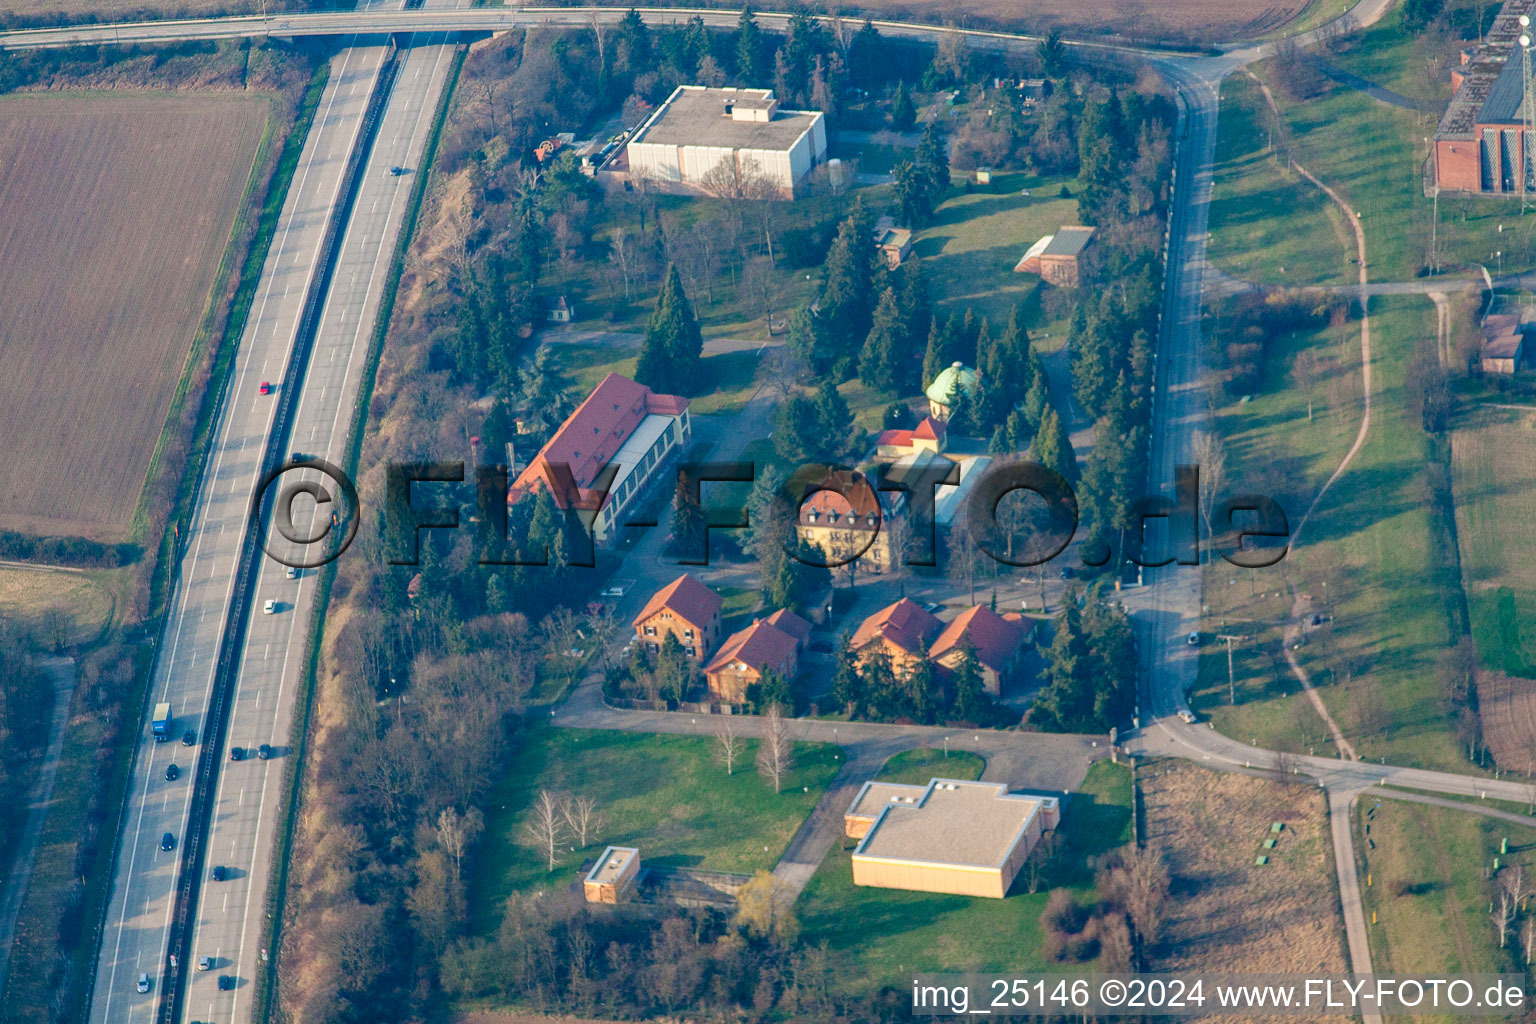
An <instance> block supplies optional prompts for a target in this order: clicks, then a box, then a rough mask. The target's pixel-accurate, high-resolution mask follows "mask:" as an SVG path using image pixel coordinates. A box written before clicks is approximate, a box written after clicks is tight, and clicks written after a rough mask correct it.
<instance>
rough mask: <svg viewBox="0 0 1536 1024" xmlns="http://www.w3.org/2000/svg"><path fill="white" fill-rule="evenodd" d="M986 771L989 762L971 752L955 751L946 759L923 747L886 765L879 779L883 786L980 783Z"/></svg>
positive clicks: (940, 753)
mask: <svg viewBox="0 0 1536 1024" xmlns="http://www.w3.org/2000/svg"><path fill="white" fill-rule="evenodd" d="M986 767H987V762H986V761H985V760H984V759H983V758H982V757H981V755H980V754H973V753H971V752H970V751H968V750H955V751H951V752H950V754H949V756H948V757H945V756H944V751H942V750H935V749H934V748H932V747H919V748H918V749H916V750H903V751H902V752H901V753H899V754H897V755H896V756H895V757H893V758H891V759H890V760H889V761H887V762H885V764H884V766H882V767H881V769H880V771H879V772H878V773H877V774H876V775H875V778H877V779H880V780H881V781H883V782H904V783H906V784H908V785H911V786H926V785H927V784H928V780H930V779H964V780H966V781H971V780H974V779H979V778H981V773H982V771H983V770H985V769H986Z"/></svg>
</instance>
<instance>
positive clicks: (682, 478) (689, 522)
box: [672, 470, 709, 554]
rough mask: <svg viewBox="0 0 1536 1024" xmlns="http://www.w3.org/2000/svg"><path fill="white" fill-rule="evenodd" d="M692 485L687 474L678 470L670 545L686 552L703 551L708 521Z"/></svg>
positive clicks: (676, 549)
mask: <svg viewBox="0 0 1536 1024" xmlns="http://www.w3.org/2000/svg"><path fill="white" fill-rule="evenodd" d="M694 486H695V485H694V483H693V481H692V479H690V477H689V476H688V474H687V473H686V472H683V471H681V470H680V471H679V472H678V474H677V489H676V492H675V493H674V494H673V496H672V545H673V550H674V551H678V552H683V553H688V554H698V553H702V552H703V550H704V540H705V537H706V536H707V533H708V523H709V519H708V517H707V516H706V515H705V514H704V506H703V504H702V503H701V501H700V499H699V497H698V496H696V495H694V494H693V488H694Z"/></svg>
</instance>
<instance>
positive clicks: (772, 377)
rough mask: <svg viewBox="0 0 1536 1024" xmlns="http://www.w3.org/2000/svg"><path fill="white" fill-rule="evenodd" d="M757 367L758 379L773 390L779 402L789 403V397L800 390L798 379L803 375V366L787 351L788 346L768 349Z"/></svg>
mask: <svg viewBox="0 0 1536 1024" xmlns="http://www.w3.org/2000/svg"><path fill="white" fill-rule="evenodd" d="M758 366H759V370H758V374H759V378H760V379H761V381H762V383H764V384H766V385H767V386H768V387H770V388H772V389H773V391H774V393H775V394H777V395H778V396H779V401H781V402H787V401H789V397H790V396H791V395H793V394H795V393H796V392H797V391H799V390H800V378H801V377H802V376H804V375H805V364H804V363H803V362H801V361H800V359H799V358H798V357H796V355H795V354H794V353H793V352H791V351H790V350H789V346H788V345H779V346H776V347H775V348H772V349H770V350H769V351H768V352H767V353H766V354H765V355H764V356H763V359H762V362H761V363H759V364H758Z"/></svg>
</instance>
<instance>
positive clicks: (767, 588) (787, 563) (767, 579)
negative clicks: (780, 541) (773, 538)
mask: <svg viewBox="0 0 1536 1024" xmlns="http://www.w3.org/2000/svg"><path fill="white" fill-rule="evenodd" d="M758 564H759V566H761V569H760V574H761V578H762V581H763V585H762V590H761V593H762V596H763V603H764V604H765V605H767V606H768V607H770V608H788V609H789V610H790V611H794V612H798V611H800V610H802V609H803V608H804V604H805V602H804V600H803V598H802V596H801V587H800V573H799V571H798V567H799V563H797V562H796V561H795V560H794V559H793V558H790V557H789V554H788V553H787V552H785V551H784V549H783V548H781V547H779V546H778V545H777V544H774V546H773V547H772V548H768V549H766V550H764V551H763V552H762V553H760V554H759V556H758Z"/></svg>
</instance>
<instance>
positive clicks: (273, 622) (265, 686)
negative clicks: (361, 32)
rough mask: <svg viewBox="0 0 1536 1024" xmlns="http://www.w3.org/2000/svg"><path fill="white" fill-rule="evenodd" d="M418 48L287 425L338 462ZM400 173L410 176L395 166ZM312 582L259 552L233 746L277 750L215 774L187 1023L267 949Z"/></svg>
mask: <svg viewBox="0 0 1536 1024" xmlns="http://www.w3.org/2000/svg"><path fill="white" fill-rule="evenodd" d="M417 42H423V43H424V44H423V45H415V46H408V47H407V48H406V49H404V51H403V53H402V55H401V56H400V58H399V67H398V68H397V70H396V72H395V75H394V79H393V86H392V90H391V93H390V96H389V99H388V101H387V102H386V105H385V107H384V110H383V114H382V116H381V117H380V120H379V124H378V129H377V134H376V136H375V140H374V143H373V148H372V151H371V153H370V155H369V157H368V161H367V164H366V165H365V169H364V171H363V176H362V179H361V183H360V185H359V187H358V192H357V198H356V201H355V204H354V206H353V209H352V216H351V219H350V222H349V223H348V225H347V229H346V234H345V236H344V238H343V241H342V244H341V247H340V250H339V252H338V255H337V261H336V268H335V272H334V277H333V279H332V283H331V287H330V293H329V296H328V298H327V301H326V304H325V307H324V313H323V315H322V317H321V320H320V325H319V330H318V333H317V336H316V339H315V344H314V349H313V354H312V356H311V360H310V365H309V369H308V373H307V374H306V377H305V382H304V391H303V394H302V395H301V396H300V398H299V405H298V411H297V414H296V416H295V418H294V421H293V431H292V435H291V447H292V448H293V449H294V450H296V451H300V452H303V453H306V454H310V455H318V456H320V457H322V458H324V459H326V460H327V461H329V462H331V463H334V464H340V463H342V462H343V461H344V452H345V449H346V447H347V445H348V441H349V438H348V433H349V428H350V426H351V422H352V413H353V410H354V407H355V403H356V400H357V393H358V387H359V384H360V382H361V380H362V377H363V371H364V366H365V363H366V361H367V356H368V349H369V342H370V340H371V338H372V336H373V331H374V325H375V322H376V320H377V317H378V311H379V303H380V299H381V297H382V295H383V292H384V287H385V283H386V278H387V277H388V271H389V266H390V261H391V258H392V257H393V255H394V252H395V246H396V242H397V240H398V238H399V232H400V227H401V224H402V223H403V221H404V217H405V213H406V206H407V203H408V200H409V197H410V193H411V187H412V182H413V180H414V174H415V173H417V171H418V170H419V168H420V162H421V157H422V154H423V151H424V149H425V147H426V143H427V140H428V137H429V135H430V133H431V129H432V123H433V118H434V115H435V113H436V110H437V107H438V101H439V99H440V97H441V95H442V90H443V87H444V84H445V82H446V79H447V76H448V72H449V70H450V68H451V67H452V52H453V47H452V46H451V45H449V44H447V43H445V42H444V41H443V40H441V39H428V40H425V41H422V40H417ZM396 168H399V169H402V170H404V171H405V172H406V173H397V172H396V171H395V169H396ZM306 475H308V476H311V477H312V478H314V479H317V480H318V479H319V478H318V476H316V475H314V474H310V473H308V472H307V471H306V472H295V473H292V474H285V475H284V477H283V482H284V483H287V482H288V481H289V480H290V479H296V478H303V477H305V476H306ZM313 511H314V508H313V506H312V505H309V504H308V503H307V502H306V504H305V505H304V506H303V507H302V508H301V509H299V510H298V526H299V527H300V531H301V533H303V534H304V535H312V534H313V533H315V532H319V531H318V530H316V529H314V527H313V524H312V523H310V522H308V521H306V520H307V519H308V517H309V516H311V515H312V514H313ZM325 514H326V513H324V512H322V513H321V515H322V516H323V515H325ZM273 536H274V537H276V535H275V534H274V535H273ZM285 546H286V545H285ZM293 554H298V552H297V551H295V552H293ZM289 560H294V561H296V560H298V559H296V558H290V559H289ZM314 579H315V573H314V572H313V571H312V570H306V571H301V572H300V574H299V576H298V578H297V579H290V578H289V577H288V571H287V566H286V565H284V564H283V563H282V562H279V561H276V560H274V559H271V558H267V557H263V558H261V559H260V565H259V567H258V569H257V582H256V594H255V600H254V601H253V602H252V608H253V611H252V616H251V618H252V622H251V623H250V627H249V630H248V632H247V635H246V642H245V649H244V655H243V658H242V660H241V663H240V669H239V675H238V677H237V684H236V689H235V698H234V702H233V706H232V710H231V713H230V719H229V732H228V744H229V745H231V746H238V747H242V748H244V749H246V750H259V748H260V745H261V744H267V745H269V746H270V747H271V748H272V750H273V752H274V756H273V758H272V759H271V760H262V759H260V758H256V757H247V758H246V759H245V760H242V761H239V762H234V761H226V762H225V763H224V770H223V772H222V774H221V776H220V779H219V785H218V790H217V797H216V800H215V804H214V808H213V815H212V821H211V823H210V826H209V833H208V852H207V868H206V869H205V876H206V875H207V873H208V871H209V870H211V868H212V866H215V865H217V866H223V867H225V868H226V870H227V872H228V877H227V879H226V881H224V882H212V881H205V882H204V888H203V895H202V899H201V901H200V902H199V905H198V916H197V920H196V922H195V924H194V926H193V933H192V942H191V946H190V954H189V956H190V961H191V970H192V973H191V975H190V978H189V984H188V988H187V994H186V1000H185V1006H186V1013H185V1016H186V1017H190V1018H192V1019H195V1020H202V1021H210V1022H220V1024H222V1022H226V1021H241V1020H247V1019H249V1018H250V1012H251V1009H252V999H251V998H250V996H251V993H252V985H251V982H252V981H253V979H254V978H255V977H256V976H257V973H258V972H259V971H260V970H262V969H263V957H264V955H265V953H266V951H265V950H263V949H262V948H261V943H262V942H263V941H264V935H265V932H266V927H267V924H268V922H267V919H266V910H267V903H266V896H267V891H268V882H269V880H270V878H271V872H272V866H273V865H272V855H273V852H274V849H273V846H274V843H273V840H274V837H275V829H274V826H275V825H276V823H277V818H278V813H279V809H280V805H281V802H282V792H281V791H282V788H283V787H282V785H281V784H282V781H283V773H284V767H285V766H284V757H285V755H286V754H287V753H288V751H289V749H290V746H291V737H290V727H291V724H292V720H293V713H294V699H295V697H296V696H297V694H298V692H299V679H300V675H301V673H302V670H303V665H304V662H305V643H306V639H307V633H308V625H309V622H310V620H311V614H312V611H313V599H314V586H313V584H314ZM267 600H272V601H274V602H276V610H275V611H274V612H273V613H272V614H270V615H269V614H266V613H264V612H263V611H262V608H263V607H264V606H265V602H266V601H267ZM203 957H207V958H209V963H210V967H209V969H208V970H206V971H204V970H201V969H199V965H200V963H201V961H202V958H203ZM221 976H231V977H234V978H235V979H236V983H235V987H234V988H233V989H220V988H219V987H218V978H219V977H221Z"/></svg>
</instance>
